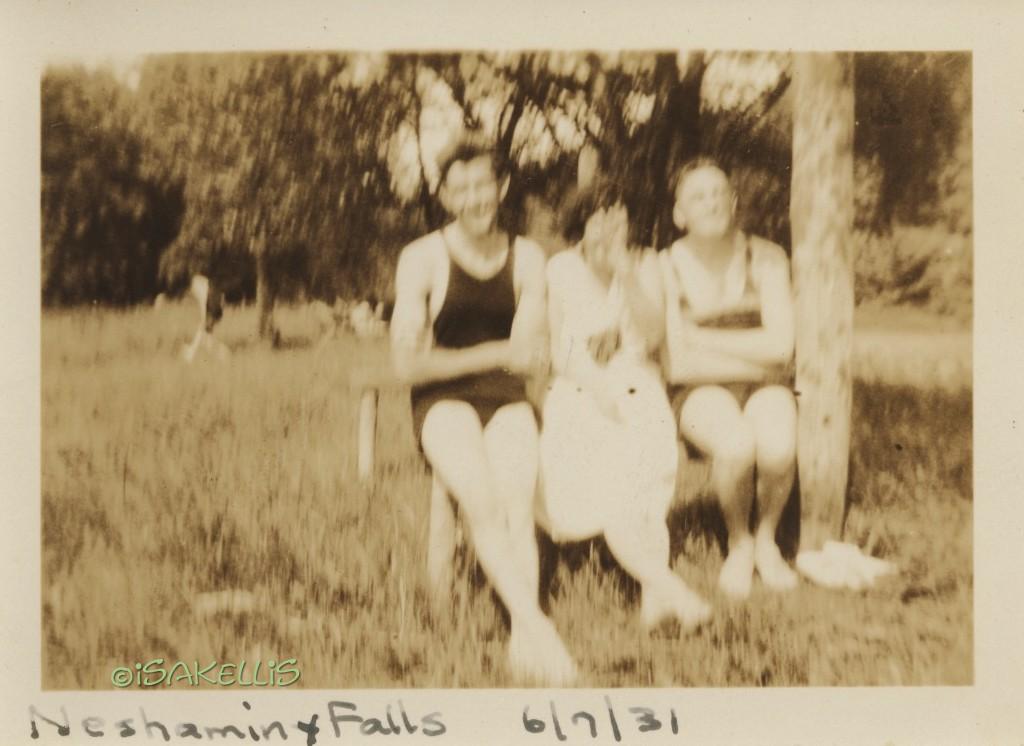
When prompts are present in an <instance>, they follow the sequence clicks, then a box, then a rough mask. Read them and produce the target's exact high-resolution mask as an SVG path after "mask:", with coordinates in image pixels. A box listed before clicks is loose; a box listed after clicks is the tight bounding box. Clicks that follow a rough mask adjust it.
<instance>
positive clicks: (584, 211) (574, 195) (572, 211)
mask: <svg viewBox="0 0 1024 746" xmlns="http://www.w3.org/2000/svg"><path fill="white" fill-rule="evenodd" d="M624 191H625V190H624V189H623V188H622V186H621V185H620V184H619V183H618V182H616V181H613V180H611V179H599V180H598V181H597V182H596V183H594V184H592V185H590V186H587V187H583V188H581V189H576V190H575V191H573V192H570V194H569V196H568V197H567V198H566V199H565V200H564V201H563V203H562V209H561V216H560V220H559V227H560V229H561V234H562V238H564V239H565V240H566V241H568V242H569V243H577V242H579V241H580V240H582V238H583V234H584V232H585V231H586V228H587V221H588V220H589V219H590V216H591V215H593V214H594V213H595V212H597V211H598V210H605V209H608V208H609V207H614V206H615V205H617V204H622V205H625V204H626V199H625V193H624Z"/></svg>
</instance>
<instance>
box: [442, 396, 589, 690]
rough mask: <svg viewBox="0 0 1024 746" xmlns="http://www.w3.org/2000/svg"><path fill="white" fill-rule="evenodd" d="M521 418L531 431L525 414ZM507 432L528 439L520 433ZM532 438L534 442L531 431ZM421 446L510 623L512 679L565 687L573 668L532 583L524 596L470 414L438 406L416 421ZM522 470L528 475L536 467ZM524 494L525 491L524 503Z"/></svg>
mask: <svg viewBox="0 0 1024 746" xmlns="http://www.w3.org/2000/svg"><path fill="white" fill-rule="evenodd" d="M525 414H526V416H528V417H529V418H530V420H531V423H532V418H533V415H532V413H531V412H529V409H528V408H526V412H525ZM512 416H513V418H514V415H512ZM520 416H523V415H520ZM510 429H511V430H512V431H513V432H516V433H517V434H518V435H519V436H523V434H526V436H527V437H528V433H527V432H526V430H525V428H524V427H523V426H519V427H518V428H510ZM500 431H501V426H500V425H499V432H500ZM533 433H534V438H536V425H533ZM422 440H423V450H424V453H425V454H426V456H427V459H428V460H429V461H430V464H431V466H432V467H433V469H434V472H435V473H436V474H437V475H438V477H439V478H440V479H441V481H442V482H443V483H444V484H445V485H446V486H447V488H448V490H449V492H450V493H451V495H452V496H453V497H454V498H455V500H456V501H457V502H458V503H459V506H460V508H461V513H462V515H463V517H464V519H465V521H466V523H467V524H468V526H469V533H470V537H471V538H472V541H473V547H474V549H475V550H476V555H477V559H478V560H479V562H480V565H481V567H483V570H484V573H485V574H486V575H487V578H488V579H489V580H490V582H491V583H492V584H493V585H494V588H495V590H496V591H497V593H498V596H499V597H500V598H501V600H502V602H503V603H504V604H505V607H506V608H507V609H508V612H509V615H510V616H511V619H512V640H511V641H510V649H509V652H510V656H511V658H512V663H513V666H514V668H515V670H516V672H517V673H519V674H522V675H525V676H528V677H531V678H536V679H539V680H540V681H541V682H543V683H545V684H548V685H552V686H557V685H562V684H566V683H569V682H570V681H572V679H573V678H574V676H575V666H574V665H573V663H572V659H571V658H570V657H569V654H568V652H567V651H566V650H565V646H564V645H563V644H562V641H561V640H560V639H559V637H558V634H557V632H555V629H554V626H553V625H552V624H551V622H550V620H549V619H548V618H547V617H546V616H544V613H543V612H542V611H541V609H540V606H539V604H538V603H537V590H536V582H535V581H534V582H533V584H532V590H531V579H530V578H528V577H526V576H525V575H524V572H523V562H522V560H521V559H520V558H519V557H518V556H517V554H516V545H515V543H514V542H513V540H512V535H511V531H510V528H509V526H510V523H509V520H510V512H509V506H508V504H507V503H506V502H505V501H504V500H503V497H502V495H503V494H507V489H508V485H502V487H501V488H499V487H498V486H497V485H498V483H499V482H501V478H500V477H497V476H496V475H495V474H494V473H493V469H492V467H491V465H490V460H489V457H488V453H487V448H486V446H485V443H484V433H483V430H482V428H481V426H480V418H479V417H478V416H477V413H476V410H474V409H473V408H472V407H471V406H470V405H468V404H466V403H465V402H454V401H442V402H438V403H437V404H435V405H434V406H433V407H432V408H431V409H430V412H428V413H427V417H426V419H425V420H424V423H423V434H422ZM500 440H501V438H500V436H499V441H500ZM530 449H532V451H533V452H534V453H535V452H536V443H534V444H533V445H532V446H528V447H527V449H526V450H525V451H524V449H523V447H522V446H519V447H518V449H516V451H515V452H516V453H520V454H522V453H524V452H526V453H528V452H529V450H530ZM525 468H528V469H530V470H531V471H532V472H533V474H534V475H536V468H537V467H536V463H534V464H533V465H532V466H531V465H529V464H527V465H526V466H525ZM534 479H535V476H534ZM532 490H533V484H532V483H531V491H530V495H529V498H530V500H532V497H533V493H532ZM534 551H536V550H534ZM533 577H536V570H534V575H533Z"/></svg>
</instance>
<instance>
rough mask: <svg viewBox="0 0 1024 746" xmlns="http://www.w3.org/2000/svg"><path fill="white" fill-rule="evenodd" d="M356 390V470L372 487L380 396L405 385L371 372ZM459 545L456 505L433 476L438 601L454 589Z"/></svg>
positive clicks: (431, 568)
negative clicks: (357, 413)
mask: <svg viewBox="0 0 1024 746" xmlns="http://www.w3.org/2000/svg"><path fill="white" fill-rule="evenodd" d="M353 388H355V389H356V390H357V391H358V392H359V423H358V432H357V437H358V440H357V449H358V451H357V459H356V468H357V472H358V475H359V481H360V482H362V483H363V484H369V483H371V482H372V480H373V476H374V465H375V462H376V449H377V410H378V405H379V403H380V394H381V392H382V391H386V390H395V389H399V388H402V386H401V384H400V383H399V382H397V381H396V380H395V379H394V378H393V377H391V376H390V375H388V374H380V373H372V372H370V373H364V374H362V375H357V376H356V377H355V379H354V380H353ZM457 544H458V541H457V531H456V517H455V506H454V504H453V502H452V499H451V497H450V496H449V494H448V489H447V488H446V487H445V486H444V484H442V482H441V480H440V479H438V477H437V475H435V474H433V473H432V474H431V487H430V518H429V523H428V530H427V579H428V582H429V584H430V588H431V591H432V592H433V593H434V595H435V597H436V598H438V599H440V598H444V597H445V596H446V595H447V594H448V593H449V592H450V590H451V587H452V581H453V579H454V569H453V565H454V560H455V550H456V548H457Z"/></svg>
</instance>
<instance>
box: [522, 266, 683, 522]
mask: <svg viewBox="0 0 1024 746" xmlns="http://www.w3.org/2000/svg"><path fill="white" fill-rule="evenodd" d="M548 291H549V302H550V303H557V304H558V309H555V310H557V311H560V313H558V314H556V316H555V317H556V318H557V316H560V317H561V322H562V323H561V328H559V329H552V330H551V336H552V339H551V344H552V364H553V367H554V370H555V372H556V375H555V377H554V379H553V380H552V382H551V385H550V388H549V391H548V393H547V397H546V399H545V401H544V407H543V416H542V429H541V435H540V459H541V462H540V466H541V489H540V490H539V497H538V501H539V504H538V506H537V517H538V521H539V522H540V524H541V526H542V527H544V528H545V530H547V531H548V533H549V534H550V535H551V537H552V538H553V539H554V540H556V541H567V540H568V541H573V540H582V539H586V538H590V537H592V536H596V535H598V534H602V533H604V531H605V528H606V527H607V526H609V525H615V524H614V523H613V522H615V521H621V520H622V516H629V517H630V521H633V520H635V519H637V518H638V517H641V516H644V517H646V518H647V520H649V521H652V522H654V523H656V524H657V523H660V524H661V525H662V526H663V525H664V519H665V516H666V515H667V513H668V509H669V507H670V505H671V503H672V500H673V497H674V495H675V487H676V473H677V470H678V465H679V447H678V443H677V439H676V432H677V431H676V425H675V418H674V416H673V413H672V408H671V406H670V404H669V400H668V397H667V395H666V393H665V385H664V383H663V382H662V380H661V376H660V371H659V369H658V368H657V366H656V365H654V364H653V362H651V361H650V360H649V359H648V357H647V354H646V351H645V347H644V344H643V341H642V338H641V337H640V334H639V332H638V331H637V330H636V328H635V326H634V324H633V323H632V321H631V319H630V318H629V313H628V310H627V309H626V308H625V307H624V304H623V302H622V296H621V292H620V289H619V287H618V285H617V283H615V282H613V283H612V286H611V287H610V288H608V289H606V288H605V287H604V286H602V285H601V284H600V283H599V282H598V281H597V279H596V278H595V277H594V276H593V275H592V273H591V272H590V269H589V268H588V266H587V265H586V263H585V262H584V260H583V258H582V255H581V254H580V253H579V251H578V250H569V251H565V252H562V253H560V254H557V255H555V256H554V257H552V259H551V260H550V262H549V263H548ZM615 327H618V329H619V334H620V338H621V344H620V347H619V350H618V352H617V353H616V354H615V355H614V356H613V358H612V359H611V360H610V361H609V363H608V364H607V366H605V368H604V370H603V373H601V375H603V376H605V377H606V380H608V381H609V382H610V384H611V388H612V390H613V392H614V398H615V400H616V401H617V402H618V405H619V411H620V413H621V419H620V420H619V421H616V420H615V419H613V418H611V417H609V416H607V415H606V414H605V413H604V412H603V411H602V410H601V409H600V408H599V407H598V406H597V404H596V402H595V400H594V398H593V397H592V395H591V394H590V393H589V391H588V389H587V388H586V387H585V386H584V385H582V384H581V383H579V382H577V381H576V380H574V379H573V378H571V377H570V369H578V367H577V368H572V365H573V364H575V365H577V366H578V365H584V366H596V365H597V364H596V363H594V362H593V360H592V359H591V358H590V357H589V353H588V352H587V341H588V339H590V337H591V336H593V335H594V334H598V333H601V332H604V331H607V330H609V329H612V328H615ZM574 355H575V356H581V355H585V356H586V359H584V360H581V359H579V358H577V360H576V361H575V363H573V364H571V363H570V360H571V359H572V356H574ZM589 369H590V370H591V371H593V370H595V368H594V367H589ZM662 530H664V529H662Z"/></svg>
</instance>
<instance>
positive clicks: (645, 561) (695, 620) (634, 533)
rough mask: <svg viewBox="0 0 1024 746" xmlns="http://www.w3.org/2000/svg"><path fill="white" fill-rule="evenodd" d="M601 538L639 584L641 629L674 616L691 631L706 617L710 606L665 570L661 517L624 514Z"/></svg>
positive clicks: (664, 534)
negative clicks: (642, 625)
mask: <svg viewBox="0 0 1024 746" xmlns="http://www.w3.org/2000/svg"><path fill="white" fill-rule="evenodd" d="M673 486H674V485H673ZM604 536H605V540H606V541H607V542H608V547H609V548H610V549H611V550H612V554H614V555H615V559H617V560H618V561H619V564H620V565H622V567H623V569H625V570H626V572H628V573H629V574H630V575H632V576H633V577H634V578H636V579H637V580H638V581H639V582H640V585H641V588H642V591H641V593H642V599H641V606H640V613H641V617H642V619H643V623H644V626H645V627H647V628H648V629H649V628H651V627H653V626H655V625H656V624H658V623H659V622H661V621H662V620H663V619H664V618H666V617H668V616H674V617H676V618H677V619H678V620H679V623H680V624H681V625H682V626H683V628H684V629H693V628H694V627H696V626H698V625H699V624H701V623H702V622H705V621H707V619H708V618H710V616H711V607H710V606H708V605H707V604H706V603H705V602H704V600H703V599H702V598H701V597H700V596H698V595H697V594H696V593H694V592H693V591H692V590H690V588H689V586H687V585H686V583H685V582H683V579H682V578H680V577H679V576H678V575H676V574H675V573H674V572H672V569H671V568H670V567H669V536H668V526H666V525H665V516H663V515H662V516H658V515H654V514H653V513H642V512H636V511H628V512H627V511H624V512H623V514H622V516H621V517H620V518H619V519H618V520H615V521H612V524H611V525H609V526H608V527H607V528H606V529H605V532H604Z"/></svg>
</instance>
